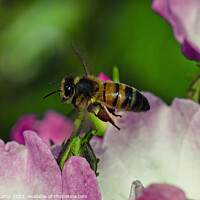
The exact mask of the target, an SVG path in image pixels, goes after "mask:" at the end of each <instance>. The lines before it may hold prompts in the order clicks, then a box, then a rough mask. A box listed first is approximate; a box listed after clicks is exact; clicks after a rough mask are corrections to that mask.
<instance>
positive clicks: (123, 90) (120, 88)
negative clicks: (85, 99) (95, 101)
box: [99, 82, 150, 112]
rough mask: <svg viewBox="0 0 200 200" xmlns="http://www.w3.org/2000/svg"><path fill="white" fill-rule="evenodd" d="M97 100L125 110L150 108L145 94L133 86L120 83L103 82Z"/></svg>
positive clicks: (134, 110) (145, 109)
mask: <svg viewBox="0 0 200 200" xmlns="http://www.w3.org/2000/svg"><path fill="white" fill-rule="evenodd" d="M99 101H101V102H103V103H104V104H105V105H106V106H108V107H111V108H117V109H121V110H126V111H133V112H141V111H147V110H149V109H150V106H149V103H148V100H147V99H146V97H145V96H143V95H142V94H141V93H140V92H139V91H138V90H136V89H135V88H133V87H130V86H128V85H126V84H122V83H115V82H104V83H103V84H102V87H101V90H100V95H99Z"/></svg>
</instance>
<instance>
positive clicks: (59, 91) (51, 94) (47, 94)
mask: <svg viewBox="0 0 200 200" xmlns="http://www.w3.org/2000/svg"><path fill="white" fill-rule="evenodd" d="M61 91H62V90H55V91H53V92H51V93H50V94H47V95H46V96H45V97H43V99H46V98H47V97H48V96H50V95H52V94H54V93H56V92H61Z"/></svg>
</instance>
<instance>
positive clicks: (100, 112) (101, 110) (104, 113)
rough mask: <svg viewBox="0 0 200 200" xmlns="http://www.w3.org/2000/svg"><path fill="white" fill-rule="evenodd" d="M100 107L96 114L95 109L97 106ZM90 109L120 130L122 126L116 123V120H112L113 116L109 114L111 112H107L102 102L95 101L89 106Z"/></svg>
mask: <svg viewBox="0 0 200 200" xmlns="http://www.w3.org/2000/svg"><path fill="white" fill-rule="evenodd" d="M98 107H99V110H98V112H97V114H96V113H95V112H94V111H95V108H98ZM88 111H89V112H93V113H94V115H95V116H96V117H98V118H99V119H100V120H101V121H103V122H110V123H111V124H112V125H113V126H114V127H115V128H117V129H118V130H120V128H119V127H118V126H117V125H116V124H115V122H114V121H113V120H112V118H111V117H110V116H109V114H108V113H107V111H106V110H105V108H104V107H103V106H102V105H101V104H100V103H97V102H95V103H93V104H90V105H89V106H88Z"/></svg>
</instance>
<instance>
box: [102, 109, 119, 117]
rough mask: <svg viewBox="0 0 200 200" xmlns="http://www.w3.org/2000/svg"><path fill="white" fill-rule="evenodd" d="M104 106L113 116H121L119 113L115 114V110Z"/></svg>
mask: <svg viewBox="0 0 200 200" xmlns="http://www.w3.org/2000/svg"><path fill="white" fill-rule="evenodd" d="M106 108H107V110H108V111H109V112H110V113H111V114H112V115H114V116H115V117H122V116H121V115H117V114H116V113H115V110H114V109H112V108H108V107H106Z"/></svg>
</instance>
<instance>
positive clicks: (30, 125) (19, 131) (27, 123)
mask: <svg viewBox="0 0 200 200" xmlns="http://www.w3.org/2000/svg"><path fill="white" fill-rule="evenodd" d="M36 123H37V115H36V114H27V115H23V116H22V117H20V118H19V119H18V120H17V122H16V124H15V126H14V127H13V128H12V130H11V133H10V137H11V140H14V141H16V142H18V143H19V144H25V141H24V136H23V132H24V131H26V130H32V131H37V125H36Z"/></svg>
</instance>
